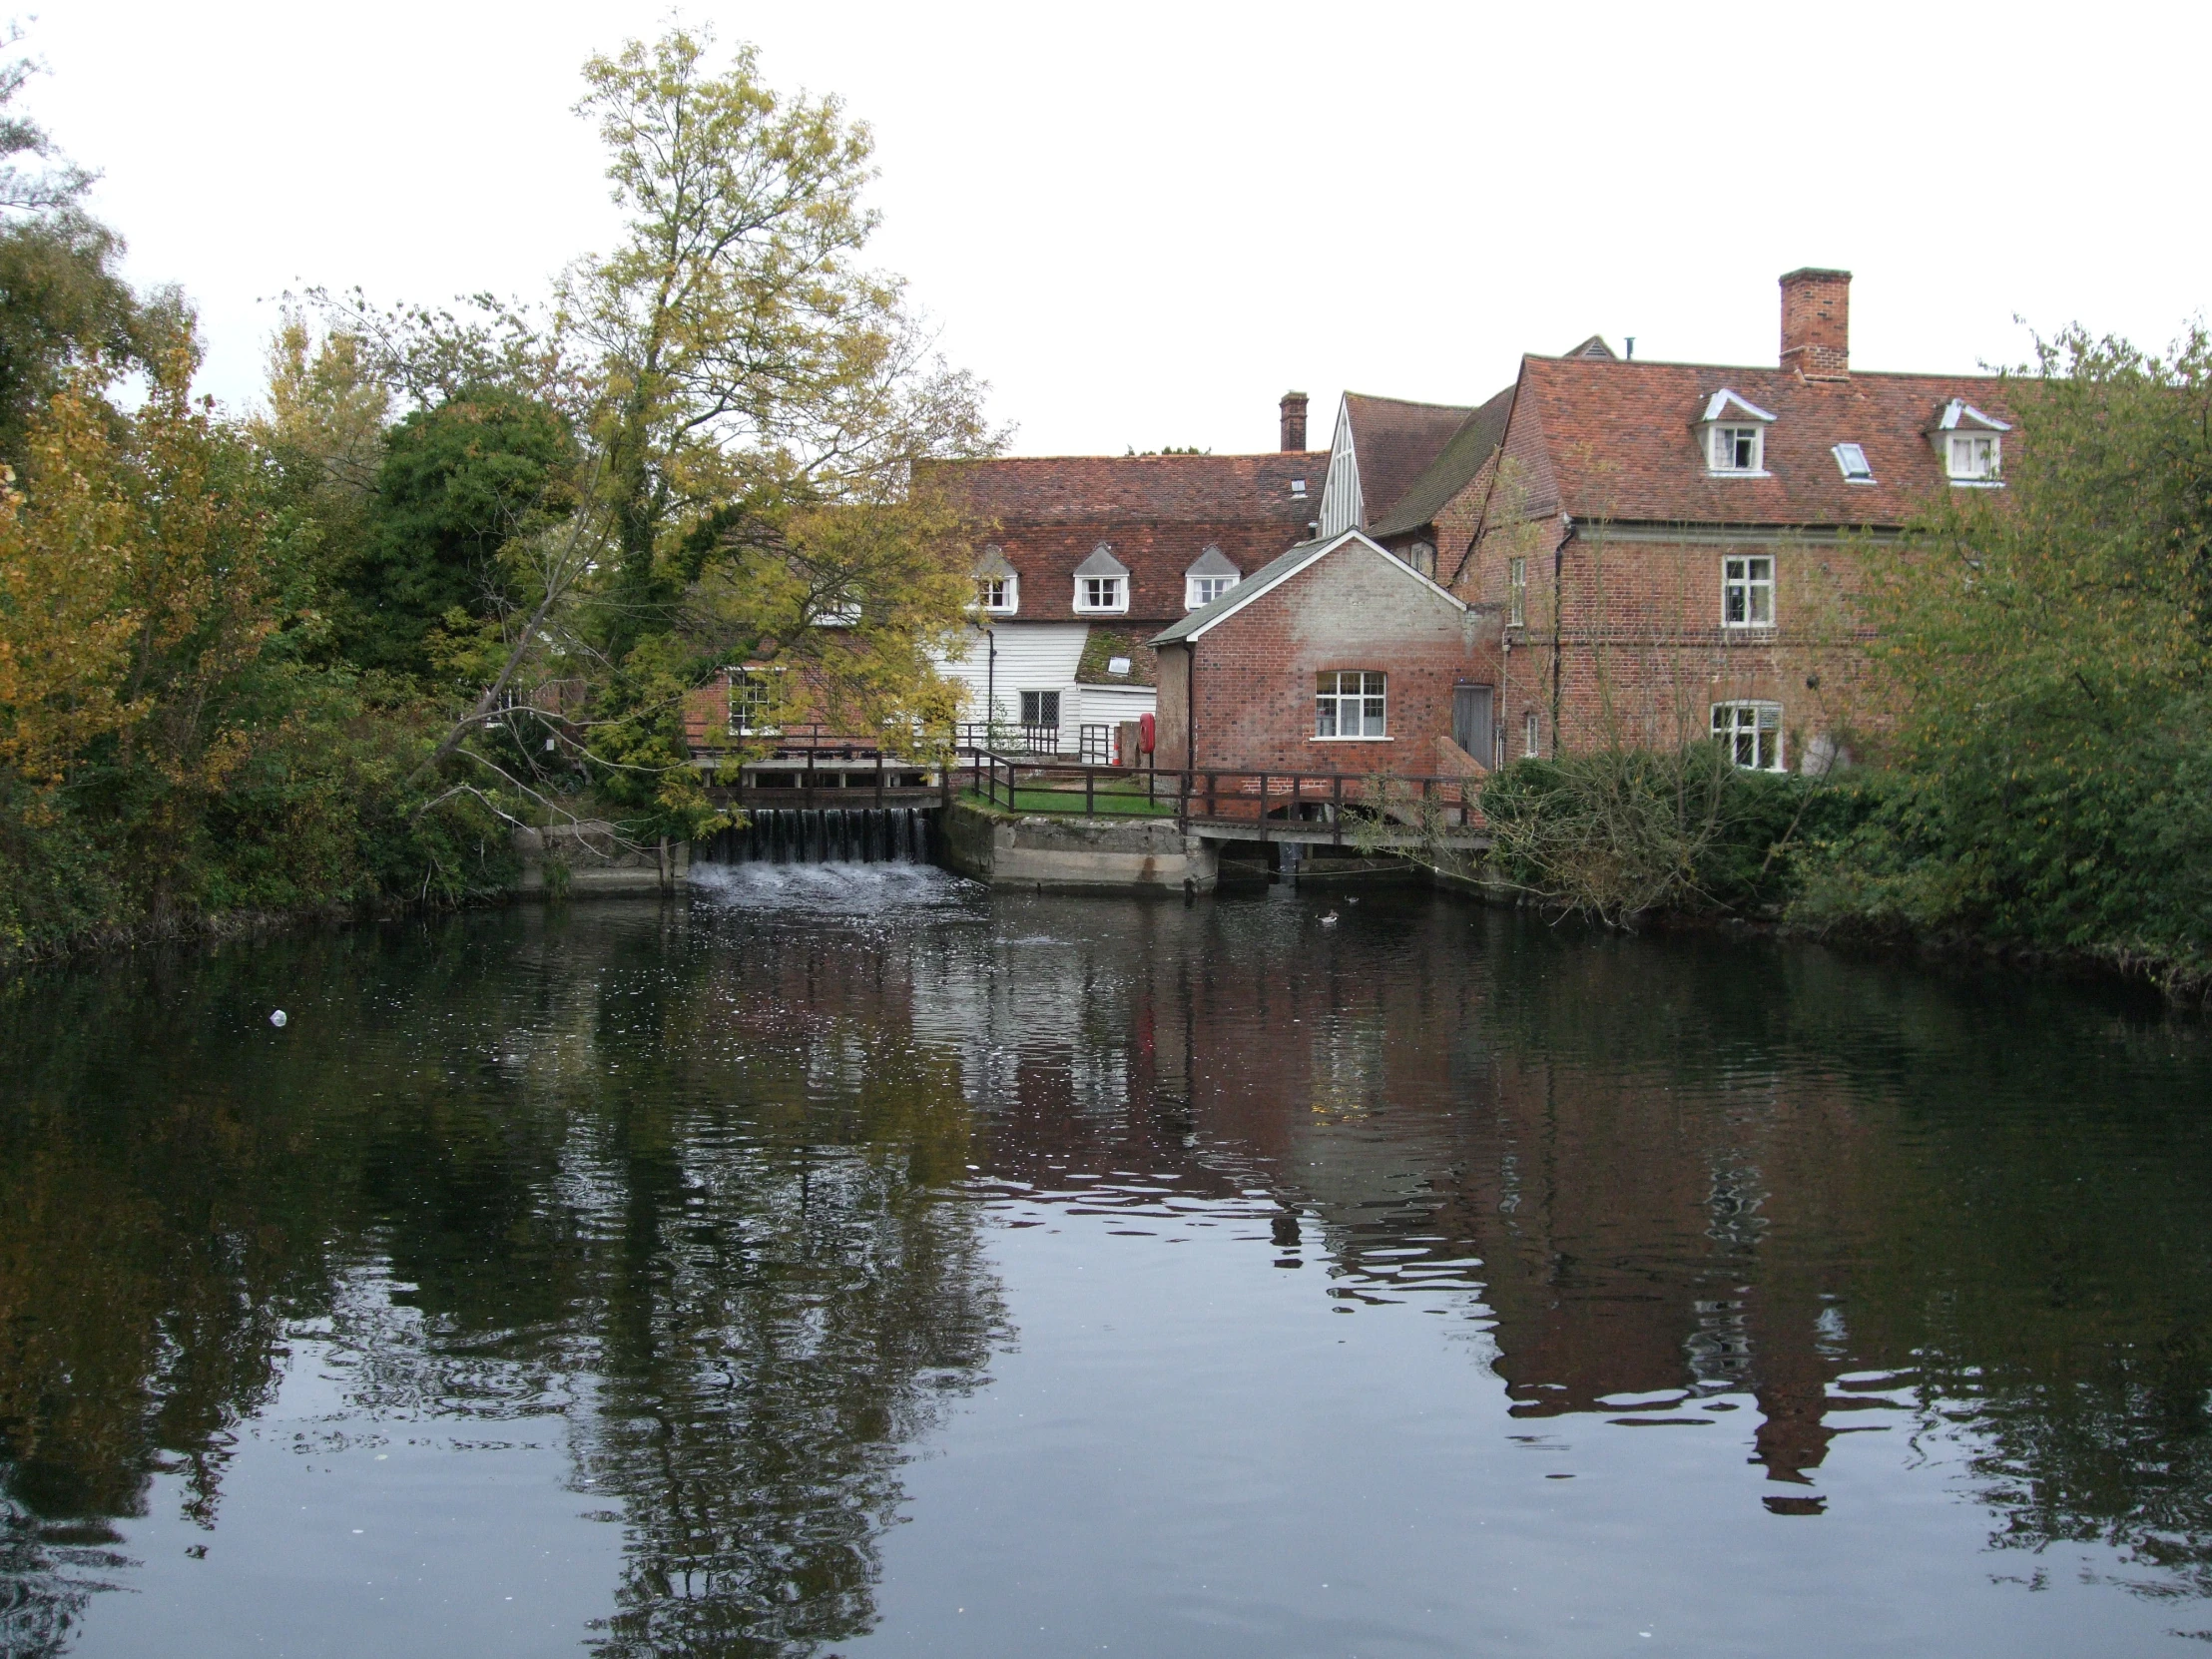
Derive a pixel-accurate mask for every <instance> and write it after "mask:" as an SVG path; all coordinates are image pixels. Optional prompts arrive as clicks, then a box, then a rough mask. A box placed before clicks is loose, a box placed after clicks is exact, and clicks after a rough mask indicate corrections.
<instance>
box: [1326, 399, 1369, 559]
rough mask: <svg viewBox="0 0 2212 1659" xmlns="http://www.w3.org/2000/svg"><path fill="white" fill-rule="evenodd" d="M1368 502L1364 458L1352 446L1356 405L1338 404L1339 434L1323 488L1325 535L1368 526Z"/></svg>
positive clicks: (1334, 442) (1332, 449)
mask: <svg viewBox="0 0 2212 1659" xmlns="http://www.w3.org/2000/svg"><path fill="white" fill-rule="evenodd" d="M1367 511H1368V509H1367V503H1366V502H1364V501H1363V500H1361V498H1360V458H1359V456H1358V455H1357V454H1355V453H1354V452H1353V447H1352V407H1351V405H1350V404H1347V403H1339V404H1338V405H1337V435H1336V437H1335V438H1334V439H1333V440H1331V442H1330V445H1329V482H1328V483H1327V484H1325V485H1324V486H1323V487H1322V492H1321V537H1322V539H1323V540H1324V541H1326V540H1328V539H1329V538H1330V537H1331V536H1334V535H1337V534H1340V533H1341V532H1343V531H1346V530H1359V529H1364V528H1365V527H1366V525H1367V521H1368V520H1367Z"/></svg>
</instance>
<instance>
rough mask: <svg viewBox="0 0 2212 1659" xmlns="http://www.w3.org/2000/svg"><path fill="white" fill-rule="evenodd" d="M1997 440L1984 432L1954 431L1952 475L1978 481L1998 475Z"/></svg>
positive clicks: (1951, 437)
mask: <svg viewBox="0 0 2212 1659" xmlns="http://www.w3.org/2000/svg"><path fill="white" fill-rule="evenodd" d="M1997 454H1998V451H1997V440H1996V438H1995V437H1994V436H1993V435H1990V434H1987V433H1982V432H1953V433H1952V434H1951V435H1950V469H1949V470H1950V475H1951V477H1953V478H1967V479H1973V480H1975V481H1976V482H1980V481H1983V480H1987V479H1991V478H1994V477H1995V476H1996V475H1997Z"/></svg>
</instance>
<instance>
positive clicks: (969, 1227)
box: [0, 917, 1002, 1654]
mask: <svg viewBox="0 0 2212 1659" xmlns="http://www.w3.org/2000/svg"><path fill="white" fill-rule="evenodd" d="M437 943H438V944H439V945H442V946H443V948H436V947H422V946H414V945H408V944H404V943H395V942H393V940H392V937H391V936H390V935H386V936H385V937H384V939H383V940H382V941H381V942H379V941H378V940H376V939H375V938H374V937H373V936H364V937H361V938H356V939H351V940H337V941H329V940H324V941H294V942H287V943H285V944H282V945H278V946H276V947H272V948H270V949H268V950H266V951H253V952H245V953H238V954H226V955H224V956H221V957H217V958H214V959H209V960H201V961H199V962H196V963H194V964H193V965H192V966H191V967H190V968H189V969H186V970H182V971H176V972H174V973H173V974H172V973H171V972H169V971H167V970H164V969H162V968H161V967H160V966H159V965H158V964H156V965H153V966H146V965H141V964H129V965H125V966H122V967H118V968H116V969H112V970H108V971H105V972H99V973H85V974H78V975H71V976H57V977H56V978H55V979H54V980H53V981H52V982H51V983H49V984H46V985H45V986H43V987H41V988H40V989H39V991H38V993H37V994H36V996H35V997H34V996H30V995H25V994H23V993H22V988H21V986H20V985H19V987H18V994H17V995H16V996H15V997H14V998H13V999H12V1000H9V1001H0V1055H5V1056H6V1059H5V1061H0V1482H4V1490H5V1495H6V1497H7V1499H8V1500H9V1502H10V1503H11V1504H12V1509H11V1510H10V1511H9V1513H7V1514H0V1651H5V1652H8V1653H11V1654H12V1653H14V1652H17V1651H23V1652H39V1651H42V1644H43V1647H44V1648H52V1647H53V1646H54V1645H56V1644H57V1643H60V1642H63V1641H65V1640H66V1639H67V1634H68V1630H69V1628H70V1625H71V1623H72V1621H74V1620H75V1619H77V1618H78V1617H80V1616H81V1615H82V1611H83V1604H84V1601H85V1599H86V1597H87V1596H88V1595H89V1594H91V1593H92V1591H93V1590H94V1589H96V1588H98V1587H100V1585H101V1584H102V1583H103V1582H104V1580H103V1578H102V1577H101V1576H100V1575H101V1574H102V1573H103V1572H109V1571H112V1570H114V1569H118V1568H120V1567H121V1566H123V1565H124V1564H125V1563H123V1562H121V1561H120V1559H118V1558H115V1557H112V1556H111V1555H108V1554H106V1553H104V1552H103V1551H102V1550H101V1549H99V1548H98V1547H97V1545H98V1544H99V1543H100V1542H101V1541H102V1540H106V1541H109V1542H112V1541H114V1540H113V1534H112V1533H111V1532H110V1531H109V1530H108V1529H107V1527H106V1526H105V1524H104V1522H105V1520H106V1519H107V1518H109V1517H114V1518H127V1517H131V1516H135V1515H139V1514H143V1513H144V1512H145V1507H146V1502H147V1498H148V1493H149V1490H150V1487H151V1481H152V1479H153V1477H154V1475H156V1474H157V1473H174V1474H179V1475H181V1476H182V1477H183V1483H184V1487H185V1498H184V1502H185V1507H186V1511H187V1513H188V1514H189V1515H190V1516H192V1517H193V1518H195V1519H198V1520H199V1521H200V1522H201V1523H202V1524H204V1525H213V1524H214V1522H215V1519H216V1512H217V1506H218V1502H219V1498H220V1483H221V1477H222V1472H223V1467H224V1463H225V1460H226V1453H227V1447H228V1445H229V1442H230V1433H231V1429H232V1427H233V1426H234V1425H235V1424H236V1423H237V1422H238V1421H239V1419H240V1418H241V1417H242V1416H245V1415H249V1414H251V1413H253V1412H254V1411H256V1410H258V1409H260V1408H262V1407H263V1406H264V1405H265V1404H266V1403H267V1401H268V1399H269V1397H270V1395H271V1393H272V1390H273V1388H274V1384H275V1383H276V1382H277V1379H278V1377H279V1376H280V1371H281V1366H282V1364H283V1361H284V1358H285V1349H286V1342H287V1336H288V1334H290V1333H294V1332H297V1333H303V1334H305V1335H308V1336H312V1337H314V1338H315V1339H316V1340H318V1341H319V1342H321V1343H322V1344H323V1345H325V1346H324V1347H323V1348H322V1349H320V1350H318V1353H319V1354H320V1355H321V1356H322V1361H323V1363H324V1364H325V1365H326V1367H327V1369H328V1371H329V1372H330V1374H331V1375H333V1376H336V1377H338V1378H339V1379H341V1386H342V1387H343V1389H344V1391H345V1394H346V1398H347V1401H348V1409H349V1410H351V1411H353V1412H357V1413H359V1419H367V1418H369V1417H371V1416H373V1415H375V1414H378V1413H386V1414H398V1415H403V1416H412V1415H419V1416H421V1417H423V1418H426V1419H430V1420H442V1421H447V1422H454V1423H456V1425H459V1424H462V1423H465V1422H466V1420H468V1419H472V1418H492V1419H508V1420H512V1419H536V1420H539V1421H543V1422H547V1423H551V1422H553V1421H556V1420H559V1419H561V1418H564V1417H565V1418H566V1419H567V1429H566V1431H565V1437H566V1438H567V1439H568V1440H569V1442H570V1443H571V1444H572V1445H573V1446H574V1447H575V1449H576V1452H577V1454H578V1456H579V1457H580V1459H581V1461H582V1472H583V1473H584V1474H586V1475H588V1476H590V1485H589V1490H590V1491H591V1492H592V1493H594V1494H595V1495H597V1496H600V1497H601V1498H603V1499H605V1500H606V1501H608V1502H610V1503H612V1504H615V1505H618V1506H620V1507H621V1508H622V1509H623V1510H624V1511H625V1514H624V1518H625V1519H626V1521H627V1523H628V1545H629V1547H628V1550H627V1552H626V1562H625V1569H624V1577H623V1582H622V1585H621V1588H620V1595H619V1600H618V1604H617V1608H616V1611H615V1614H614V1616H613V1617H612V1619H611V1620H609V1621H608V1623H607V1626H606V1628H605V1630H604V1632H603V1634H602V1637H601V1641H602V1645H603V1646H604V1647H606V1648H607V1649H609V1650H610V1651H616V1652H641V1653H642V1652H655V1653H659V1652H672V1653H673V1652H687V1651H701V1652H707V1651H712V1652H718V1653H719V1652H733V1653H752V1652H758V1653H775V1652H783V1651H787V1650H804V1649H806V1648H808V1647H809V1646H811V1645H812V1644H814V1643H816V1642H818V1641H820V1640H824V1639H829V1638H833V1637H837V1636H844V1635H849V1634H852V1633H855V1632H857V1631H860V1630H863V1629H865V1628H866V1626H867V1625H868V1623H869V1622H871V1619H872V1616H873V1615H872V1606H871V1594H872V1578H873V1573H874V1570H875V1563H874V1538H875V1533H876V1531H877V1530H878V1529H879V1528H880V1527H881V1526H882V1525H884V1524H885V1523H886V1522H887V1520H888V1518H889V1515H890V1511H891V1510H892V1508H893V1507H894V1506H895V1504H896V1503H897V1501H898V1498H899V1492H898V1487H897V1484H896V1470H897V1467H898V1465H899V1463H900V1461H901V1460H902V1457H903V1455H904V1453H903V1451H902V1447H903V1445H904V1444H905V1443H906V1442H907V1441H908V1440H909V1439H910V1438H911V1436H912V1435H914V1434H915V1433H917V1432H919V1431H920V1430H921V1428H922V1427H923V1426H925V1424H926V1423H927V1422H928V1421H929V1420H930V1419H931V1416H932V1413H933V1411H934V1408H935V1406H936V1404H937V1402H938V1401H941V1400H942V1399H944V1398H945V1397H946V1396H947V1393H948V1391H949V1390H955V1389H958V1388H960V1387H963V1386H966V1385H967V1384H968V1383H970V1382H972V1380H973V1379H974V1378H975V1377H976V1376H977V1375H979V1372H980V1368H981V1366H982V1364H983V1363H984V1361H985V1360H986V1358H987V1356H988V1353H989V1348H990V1342H991V1336H992V1333H993V1332H995V1331H996V1330H997V1329H999V1328H1000V1325H1001V1324H1002V1313H1001V1310H1000V1308H999V1305H998V1302H997V1299H996V1288H995V1285H994V1284H993V1282H992V1281H991V1280H990V1278H989V1276H988V1274H987V1271H986V1270H985V1268H984V1266H983V1264H982V1262H981V1259H980V1255H979V1250H978V1245H977V1240H976V1235H975V1231H974V1227H973V1224H972V1221H971V1219H970V1212H969V1211H968V1210H967V1209H965V1208H964V1207H963V1206H962V1204H961V1203H960V1201H958V1200H957V1199H956V1198H952V1197H949V1196H948V1195H947V1189H948V1188H951V1187H954V1186H956V1185H957V1184H958V1183H959V1182H960V1181H961V1180H963V1179H964V1176H965V1168H964V1160H965V1158H966V1156H967V1154H966V1150H965V1149H966V1144H967V1112H966V1108H965V1106H964V1104H963V1102H962V1101H961V1099H960V1095H959V1091H958V1088H957V1078H956V1073H955V1072H954V1071H953V1070H952V1069H951V1068H950V1067H948V1066H935V1067H932V1066H931V1065H930V1064H928V1063H927V1062H926V1061H925V1060H924V1059H922V1058H921V1057H919V1056H917V1054H916V1053H915V1051H914V1050H913V1048H912V1047H911V1045H910V1044H909V1043H907V1042H905V1041H903V1040H902V1032H901V1029H900V1019H899V1009H898V1006H897V991H898V987H897V986H895V985H886V984H884V983H883V982H882V980H881V976H880V975H879V974H876V973H871V972H868V971H864V970H863V967H862V964H858V963H854V962H849V961H840V960H836V959H833V958H834V957H835V955H836V952H837V949H838V947H837V946H836V944H835V942H834V941H818V943H817V944H815V945H814V946H812V947H810V952H809V956H808V959H807V960H805V961H802V962H799V963H797V964H786V965H785V966H786V967H788V968H796V969H805V970H807V971H809V972H810V973H819V974H820V975H821V978H822V981H823V983H822V984H821V985H819V986H806V987H801V990H802V995H801V996H800V998H799V999H798V1003H797V1005H796V1006H795V1005H792V1004H786V1005H784V1006H782V1007H779V1006H778V1005H777V1003H776V1002H775V1001H774V1000H773V999H771V998H768V997H764V996H761V995H759V994H757V993H756V994H753V995H750V996H748V997H745V998H737V997H733V996H732V995H731V994H730V987H729V985H728V984H727V983H716V982H715V977H716V974H717V973H719V972H724V971H726V969H727V965H728V964H727V962H726V961H725V962H719V963H717V962H711V961H710V959H708V958H707V957H705V956H686V955H683V954H682V953H681V952H680V951H674V952H672V951H671V950H669V949H668V948H667V947H668V946H669V945H671V944H672V943H676V944H680V941H673V940H669V939H666V938H664V937H662V936H660V935H659V934H656V933H653V932H647V931H642V930H641V931H640V932H637V933H625V932H624V931H623V930H621V929H619V928H616V929H601V928H593V927H588V926H587V927H583V928H578V929H575V930H574V931H572V932H569V933H567V934H566V936H562V929H561V927H560V926H559V925H558V924H557V923H555V922H552V921H550V920H549V919H548V918H544V917H526V918H520V919H518V920H517V921H516V922H515V923H514V924H513V925H511V926H510V927H507V928H500V927H486V926H477V927H472V928H469V929H467V930H466V931H465V932H463V931H460V930H454V931H452V932H449V933H447V935H446V936H445V938H443V939H442V940H439V941H437ZM518 961H519V962H520V963H521V964H522V966H521V970H520V971H517V966H516V964H517V963H518ZM305 986H311V987H312V988H313V992H314V994H315V996H316V997H317V998H318V999H320V1000H319V1001H318V1003H317V1005H316V1006H314V1007H313V1008H312V1009H302V1010H301V1012H299V1013H297V1014H295V1017H294V1020H293V1023H292V1025H291V1027H290V1028H289V1031H288V1033H287V1036H286V1038H284V1039H281V1040H277V1039H272V1038H270V1037H268V1036H267V1034H266V1029H267V1028H266V1027H265V1026H263V1025H262V1024H261V1023H260V1020H261V1015H262V1014H264V1013H265V1012H266V1009H267V1008H268V1007H270V1006H273V1005H276V1004H277V1003H278V1002H279V1001H281V1002H284V1003H286V1004H288V1005H290V1006H292V1007H294V1008H300V1007H301V1001H300V998H301V992H302V987H305ZM318 1032H320V1033H327V1034H330V1036H329V1037H324V1038H322V1039H321V1040H318V1039H317V1036H316V1033H318ZM332 1037H334V1039H335V1040H331V1038H332ZM359 1419H357V1420H359ZM346 1426H348V1425H345V1424H340V1425H336V1426H334V1427H333V1428H332V1430H331V1431H332V1432H333V1433H338V1434H342V1433H343V1431H344V1428H345V1427H346ZM462 1431H463V1432H464V1433H465V1432H466V1429H465V1427H464V1428H463V1430H462Z"/></svg>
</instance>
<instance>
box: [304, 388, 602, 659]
mask: <svg viewBox="0 0 2212 1659" xmlns="http://www.w3.org/2000/svg"><path fill="white" fill-rule="evenodd" d="M383 449H384V455H383V463H382V465H381V467H380V468H379V469H378V473H377V479H376V490H375V494H374V496H373V497H372V499H371V512H370V524H369V528H368V535H367V538H366V544H365V546H364V547H363V548H362V552H361V558H360V561H359V563H358V564H357V565H355V566H354V568H352V569H351V570H349V571H347V572H345V573H344V575H343V576H342V577H341V578H340V581H341V585H342V586H343V587H344V589H345V591H346V594H347V597H348V598H349V599H350V600H351V602H352V603H351V605H350V607H349V614H348V616H347V618H346V621H345V623H344V625H343V626H342V627H341V632H340V639H341V646H342V649H343V650H344V653H345V655H346V657H347V658H348V659H349V660H350V661H352V662H354V663H357V664H359V665H360V666H362V667H364V668H383V669H389V670H392V671H394V672H398V673H405V674H413V675H418V676H419V675H423V674H426V673H427V672H429V669H430V657H429V637H430V634H431V632H432V630H433V629H435V628H437V627H438V626H439V625H440V624H441V623H444V622H446V621H447V620H448V619H449V618H453V617H455V615H456V613H457V615H458V617H459V618H460V619H465V621H467V622H473V621H476V620H480V619H487V618H492V617H496V616H500V615H503V614H505V613H507V612H510V611H512V610H513V609H514V608H515V606H516V604H517V603H518V601H519V594H518V592H517V589H516V586H515V583H514V582H513V580H512V578H511V576H510V573H509V572H508V571H507V570H506V569H505V568H504V567H503V565H502V563H501V560H500V552H501V550H502V549H503V548H504V547H505V546H506V544H507V543H508V542H509V541H511V540H513V539H514V538H515V537H516V536H518V535H523V534H526V533H527V532H528V531H529V530H530V529H531V528H533V527H534V526H535V525H537V524H539V523H543V522H545V521H547V520H549V519H554V518H558V517H560V516H561V515H562V514H563V513H564V512H565V511H566V510H567V508H568V506H569V504H570V500H571V492H572V490H573V487H574V469H575V460H576V456H575V444H574V442H573V440H572V438H571V436H570V433H569V429H568V424H567V422H566V421H564V420H563V419H562V418H561V416H560V414H559V413H558V412H557V411H555V410H553V409H550V408H548V407H546V406H545V405H544V404H543V403H539V402H535V401H533V400H531V399H529V398H527V397H525V396H522V395H520V394H518V393H515V392H511V391H503V390H497V389H482V390H476V391H472V392H463V393H462V394H461V395H459V396H457V397H454V398H452V399H450V400H449V401H446V402H444V403H440V404H439V405H438V406H437V407H435V408H432V409H420V410H417V411H415V412H414V413H412V414H410V415H408V416H407V417H406V418H405V419H404V420H402V421H400V422H399V423H398V425H396V426H394V427H393V428H392V429H391V431H390V432H389V433H388V434H386V435H385V438H384V442H383Z"/></svg>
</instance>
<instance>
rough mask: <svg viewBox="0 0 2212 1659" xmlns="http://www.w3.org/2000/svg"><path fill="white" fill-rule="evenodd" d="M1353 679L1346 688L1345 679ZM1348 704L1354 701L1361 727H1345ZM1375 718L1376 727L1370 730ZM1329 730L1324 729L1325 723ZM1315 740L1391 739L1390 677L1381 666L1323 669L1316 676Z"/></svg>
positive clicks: (1316, 741) (1338, 741) (1381, 740)
mask: <svg viewBox="0 0 2212 1659" xmlns="http://www.w3.org/2000/svg"><path fill="white" fill-rule="evenodd" d="M1348 680H1350V681H1352V682H1354V685H1353V687H1352V689H1350V690H1347V689H1346V686H1345V682H1346V681H1348ZM1347 704H1351V705H1355V706H1356V708H1357V712H1356V714H1355V716H1354V718H1355V719H1356V720H1357V721H1358V723H1359V725H1360V728H1361V730H1359V731H1357V732H1347V731H1345V730H1343V726H1344V718H1345V716H1344V711H1345V706H1346V705H1347ZM1370 720H1372V721H1374V722H1375V727H1376V729H1375V730H1374V731H1372V732H1371V731H1369V730H1367V726H1368V722H1369V721H1370ZM1325 724H1326V725H1327V726H1328V728H1329V730H1327V731H1324V730H1323V727H1324V725H1325ZM1313 741H1314V742H1315V743H1388V742H1389V741H1390V677H1389V674H1388V672H1387V671H1386V670H1383V669H1378V668H1332V669H1323V670H1322V671H1321V672H1319V673H1317V674H1316V675H1315V676H1314V736H1313Z"/></svg>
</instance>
